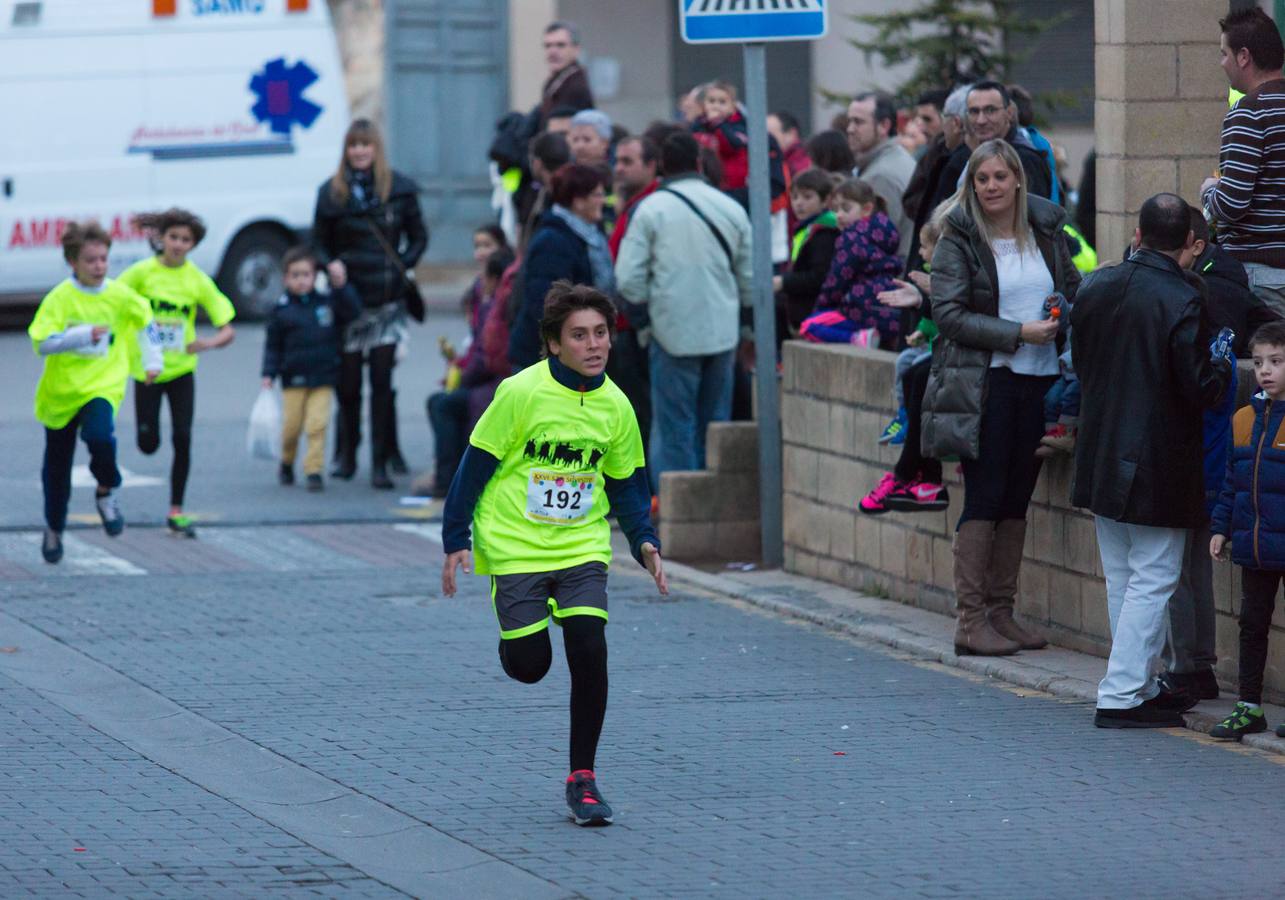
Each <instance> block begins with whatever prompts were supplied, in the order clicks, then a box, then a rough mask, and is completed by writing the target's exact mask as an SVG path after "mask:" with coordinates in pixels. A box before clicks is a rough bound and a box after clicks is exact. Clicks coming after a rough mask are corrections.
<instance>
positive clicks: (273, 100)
mask: <svg viewBox="0 0 1285 900" xmlns="http://www.w3.org/2000/svg"><path fill="white" fill-rule="evenodd" d="M316 80H317V73H316V72H314V71H313V70H312V67H311V66H309V65H308V64H307V63H306V62H304V61H303V60H300V61H299V62H297V63H295V64H294V65H293V66H287V65H286V60H285V57H284V56H278V57H277V58H276V59H274V60H270V61H269V62H268V64H267V65H265V66H264V67H263V71H262V72H259V73H258V74H257V75H255V76H254V77H253V78H251V79H250V90H252V91H254V93H255V96H256V97H257V98H258V100H257V101H256V102H255V104H254V106H252V107H251V108H250V112H252V113H254V117H255V118H256V119H258V120H259V121H260V122H266V123H268V126H269V127H270V128H271V129H272V132H273V133H274V134H279V135H281V136H282V137H287V138H288V137H289V136H290V130H291V129H292V128H293V127H294V126H295V125H302V126H303V127H304V128H311V127H312V123H313V122H315V121H316V120H317V116H319V115H321V107H320V106H318V105H317V104H315V103H313V102H312V101H311V100H309V99H308V98H307V97H305V96H304V95H303V92H304V91H306V90H307V89H308V87H309V86H310V85H312V83H313V82H315V81H316Z"/></svg>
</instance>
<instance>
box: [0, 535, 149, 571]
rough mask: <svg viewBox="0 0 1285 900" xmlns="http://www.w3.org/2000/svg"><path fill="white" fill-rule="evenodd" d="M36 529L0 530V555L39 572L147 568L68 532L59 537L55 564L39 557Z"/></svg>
mask: <svg viewBox="0 0 1285 900" xmlns="http://www.w3.org/2000/svg"><path fill="white" fill-rule="evenodd" d="M42 536H43V534H42V532H39V531H7V532H0V557H4V559H6V560H8V561H11V562H15V563H18V564H19V565H21V566H22V567H23V568H24V569H28V570H30V571H33V572H37V573H39V574H42V575H54V576H64V577H65V576H70V575H79V576H84V575H146V574H147V570H146V569H144V568H141V567H139V566H136V565H134V563H132V562H130V561H129V560H127V559H121V558H120V557H119V556H116V555H114V554H112V553H109V552H107V551H106V550H104V549H102V548H101V547H96V546H94V545H93V544H91V543H89V542H88V541H83V540H81V539H80V538H78V537H76V535H75V534H72V533H71V532H68V533H66V534H64V535H63V537H62V546H63V553H64V555H63V560H62V562H61V563H59V564H58V565H56V566H51V565H47V564H46V563H45V562H44V561H43V560H42V559H41V558H40V541H41V538H42Z"/></svg>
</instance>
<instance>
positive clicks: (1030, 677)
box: [665, 560, 1285, 756]
mask: <svg viewBox="0 0 1285 900" xmlns="http://www.w3.org/2000/svg"><path fill="white" fill-rule="evenodd" d="M665 571H666V573H667V574H668V575H669V576H670V578H672V579H673V580H674V581H678V582H682V583H685V584H688V585H692V586H695V587H699V588H703V589H704V590H707V591H711V592H713V593H717V594H722V595H724V596H728V597H732V598H735V599H737V600H740V601H742V602H744V603H748V604H749V605H751V606H755V607H758V608H759V609H763V610H766V611H768V612H772V613H776V614H777V615H780V616H784V617H786V618H791V619H798V620H801V621H805V622H810V623H812V624H813V625H819V626H820V627H822V628H825V629H827V630H829V631H835V632H839V633H842V634H847V635H851V636H853V637H857V638H862V639H864V640H867V641H872V642H874V643H878V644H883V645H884V646H887V647H891V648H892V649H894V650H899V651H901V652H903V653H906V654H909V655H911V656H914V657H917V658H919V659H923V660H927V661H929V662H935V663H940V664H941V665H945V666H950V667H951V668H953V669H960V670H962V671H965V672H971V673H973V674H975V675H984V676H986V677H989V678H995V679H997V680H999V681H1003V682H1006V683H1007V684H1011V685H1015V686H1017V687H1021V688H1026V689H1029V690H1036V691H1042V692H1044V693H1046V694H1049V695H1051V696H1053V697H1057V698H1059V699H1063V700H1074V701H1079V702H1084V703H1092V704H1095V705H1096V703H1097V685H1096V684H1092V683H1090V682H1087V681H1085V680H1084V679H1082V678H1075V677H1073V676H1069V675H1049V673H1048V670H1046V669H1036V668H1034V667H1032V666H1028V665H1025V664H1023V663H1021V662H1019V661H1017V660H1016V659H1014V658H1012V657H996V656H956V655H955V649H954V647H953V646H951V645H949V644H945V643H943V642H941V641H935V640H933V639H932V638H929V637H926V636H924V635H922V634H918V633H916V632H914V631H911V630H909V629H907V628H902V627H899V626H897V625H889V624H875V623H869V624H863V623H859V622H848V621H844V620H843V619H841V618H839V617H838V616H834V615H829V614H827V613H825V612H820V611H818V610H814V609H806V608H804V607H802V606H798V605H796V604H794V603H791V602H789V601H788V600H782V599H778V598H774V597H767V596H764V593H763V589H762V588H754V587H751V586H749V585H746V584H744V583H743V582H740V581H738V580H736V579H734V578H728V577H726V576H722V575H715V574H712V573H709V572H702V571H701V570H700V569H696V568H694V567H692V566H688V565H684V564H683V563H679V562H674V561H673V560H666V561H665ZM860 596H861V597H862V598H863V599H865V600H873V601H875V602H879V603H886V604H888V605H889V606H890V607H904V604H901V603H897V602H896V601H893V600H879V599H878V598H874V597H870V596H868V595H860ZM1183 721H1184V722H1186V728H1187V730H1188V731H1194V732H1198V733H1200V734H1205V735H1207V734H1208V733H1209V730H1210V729H1211V728H1213V727H1214V726H1215V725H1217V724H1218V723H1219V722H1221V721H1222V718H1221V717H1220V716H1217V715H1215V714H1212V713H1209V712H1204V711H1201V710H1199V709H1193V710H1191V711H1189V712H1186V713H1183ZM1280 721H1282V722H1285V718H1280ZM1227 743H1228V744H1229V745H1231V746H1235V744H1234V742H1231V741H1228V742H1227ZM1241 745H1242V746H1245V747H1253V748H1254V749H1257V750H1264V751H1267V752H1269V753H1274V754H1277V755H1280V756H1285V738H1278V737H1276V736H1275V735H1274V734H1272V733H1270V732H1267V733H1264V734H1251V735H1247V736H1246V737H1245V738H1244V739H1243V740H1242V741H1241Z"/></svg>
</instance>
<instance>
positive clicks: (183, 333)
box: [119, 256, 236, 382]
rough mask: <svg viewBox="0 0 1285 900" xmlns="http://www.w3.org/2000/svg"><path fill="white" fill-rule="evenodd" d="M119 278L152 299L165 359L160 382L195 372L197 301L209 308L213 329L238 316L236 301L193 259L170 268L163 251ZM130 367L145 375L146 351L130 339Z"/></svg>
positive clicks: (139, 377)
mask: <svg viewBox="0 0 1285 900" xmlns="http://www.w3.org/2000/svg"><path fill="white" fill-rule="evenodd" d="M119 280H120V281H122V282H124V283H125V284H127V285H129V286H130V287H131V288H133V289H134V290H136V291H138V293H140V294H142V295H143V296H144V297H146V298H147V300H148V302H149V303H151V304H152V316H153V317H154V318H155V320H156V334H157V338H158V339H159V340H160V342H161V350H162V351H163V353H164V358H165V368H164V369H162V370H161V374H160V376H159V377H158V378H157V379H156V380H157V381H158V382H162V381H173V380H174V379H175V378H179V377H180V376H183V375H186V374H187V373H189V372H195V371H196V363H197V357H196V354H195V353H188V352H187V345H188V344H190V343H192V341H194V340H196V308H197V307H198V306H200V307H201V308H202V309H204V310H205V314H206V315H207V316H209V317H210V323H211V324H213V325H214V327H215V328H222V327H223V326H224V325H226V324H228V323H229V322H231V321H232V319H233V318H235V317H236V310H235V309H233V307H232V301H230V300H229V299H228V298H227V297H225V296H224V295H223V292H222V291H220V290H219V289H218V288H217V287H216V286H215V284H214V280H213V279H212V278H210V276H209V275H206V274H205V273H204V272H202V271H201V270H200V269H198V268H197V267H196V265H195V264H194V263H193V262H192V261H191V260H187V261H185V262H184V263H183V265H181V266H178V267H177V268H170V267H169V266H167V265H165V264H164V263H162V262H161V258H160V257H159V256H152V257H149V258H147V259H141V260H139V261H138V262H136V263H134V264H133V265H132V266H130V267H129V268H128V269H126V270H125V271H124V272H122V273H121V276H120V279H119ZM129 368H130V374H131V375H133V376H134V380H136V381H143V380H145V379H146V377H147V375H146V373H144V372H143V355H142V351H141V350H139V348H138V342H137V341H133V342H132V343H131V348H130V356H129Z"/></svg>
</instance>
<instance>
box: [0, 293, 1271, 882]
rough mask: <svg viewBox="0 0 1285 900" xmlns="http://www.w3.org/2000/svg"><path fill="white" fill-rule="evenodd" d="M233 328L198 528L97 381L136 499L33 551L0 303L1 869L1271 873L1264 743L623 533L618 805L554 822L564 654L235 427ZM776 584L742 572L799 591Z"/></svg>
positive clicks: (367, 505)
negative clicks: (862, 620) (971, 664)
mask: <svg viewBox="0 0 1285 900" xmlns="http://www.w3.org/2000/svg"><path fill="white" fill-rule="evenodd" d="M433 326H434V327H431V328H428V329H424V330H422V331H420V332H417V333H416V339H415V340H416V344H415V349H414V350H413V352H412V355H411V357H410V358H409V359H408V360H407V361H406V363H405V364H404V365H403V367H402V368H401V369H399V372H398V380H399V384H400V385H401V389H402V393H401V394H400V395H399V407H400V412H401V420H402V433H403V440H404V444H405V447H406V450H407V453H408V456H411V457H412V462H414V463H418V464H420V465H426V464H427V461H428V459H429V457H430V446H431V440H430V438H429V437H428V432H427V428H426V426H425V425H424V423H423V418H422V403H423V397H424V395H426V394H427V393H428V392H429V391H430V390H432V389H433V385H434V384H435V382H436V379H437V378H439V377H440V363H438V362H436V350H435V348H434V346H433V344H434V342H435V334H436V332H437V331H450V330H451V329H456V331H455V332H453V333H454V334H456V335H458V334H459V332H460V331H462V325H461V324H460V323H459V321H458V318H453V317H442V318H441V319H440V321H437V322H435V323H433ZM261 339H262V338H261V332H259V331H258V330H257V329H255V328H252V327H247V328H244V329H242V330H241V332H240V337H239V338H238V341H237V343H236V344H234V345H233V347H232V348H229V349H228V350H227V351H224V352H222V353H217V354H211V355H210V356H209V357H208V358H207V359H206V360H205V361H204V362H203V363H202V367H201V372H200V375H199V376H198V407H197V410H198V412H197V429H196V433H197V436H198V449H197V453H196V458H195V464H194V470H193V480H192V498H193V500H192V503H191V507H192V509H193V511H194V512H196V513H197V514H198V515H199V516H200V517H201V518H200V536H199V538H198V539H197V540H194V541H193V540H183V539H175V538H171V537H169V536H168V535H166V534H165V533H164V532H163V530H162V529H161V528H159V527H156V523H159V522H160V520H161V518H162V516H163V514H164V507H165V487H164V475H165V472H166V470H167V467H168V464H169V460H168V456H166V455H165V453H166V451H164V450H163V451H162V453H161V455H159V456H158V457H153V458H144V457H141V456H140V455H139V454H138V453H137V451H136V449H134V447H133V441H132V438H133V426H132V416H131V413H130V404H129V402H127V403H126V405H125V407H124V408H123V415H122V417H121V419H122V421H121V428H120V435H121V447H122V458H123V461H124V464H125V466H126V468H128V469H129V470H130V471H131V472H132V473H134V479H135V480H134V482H133V483H132V484H131V486H128V487H126V488H125V489H124V490H123V491H122V498H123V501H122V502H123V506H124V512H125V515H126V517H127V518H128V519H129V520H130V522H131V526H130V527H129V528H128V529H127V530H126V532H125V534H124V535H123V536H122V537H120V538H118V539H110V538H108V537H106V536H105V535H104V534H103V533H102V531H101V529H99V528H98V527H96V525H90V524H88V523H89V522H90V521H92V520H90V519H89V518H88V517H87V516H84V515H83V514H85V513H88V512H89V511H90V509H91V505H90V503H91V501H90V496H89V495H90V489H89V488H88V487H87V486H86V487H84V488H81V489H79V490H78V492H77V494H76V496H75V498H74V499H73V508H74V509H75V510H77V511H78V512H79V513H81V514H82V517H81V519H80V520H79V521H78V522H77V523H75V526H74V527H73V528H72V529H71V530H69V532H68V537H67V542H66V543H67V556H66V559H65V560H64V562H63V563H62V564H61V565H59V566H47V565H45V564H44V563H43V562H41V561H40V557H39V531H38V526H39V511H40V495H39V488H38V482H37V476H38V471H39V456H40V447H41V434H40V431H39V429H38V428H37V427H36V426H35V425H34V424H33V422H32V420H31V418H30V407H29V403H30V396H31V389H32V388H33V387H34V383H35V373H36V372H37V370H38V365H37V363H36V360H35V359H34V357H32V356H31V355H30V351H29V347H28V346H27V344H26V341H25V338H24V337H23V336H21V335H17V334H10V335H4V336H0V350H3V351H4V352H3V353H0V375H3V376H4V377H5V378H6V384H8V385H10V389H9V390H8V391H6V392H5V393H4V395H3V396H2V397H0V453H3V454H4V457H5V458H6V460H7V461H8V465H7V466H6V467H5V472H4V480H3V481H0V735H3V736H2V737H0V771H2V773H3V778H0V897H6V898H7V897H10V896H39V897H73V896H84V897H102V896H110V895H122V896H128V897H147V896H162V897H248V896H254V897H258V896H263V895H265V894H270V893H271V894H279V895H286V896H296V895H297V896H354V897H359V896H377V897H392V896H416V897H434V898H436V897H454V896H459V897H465V896H467V897H505V898H510V897H524V898H525V897H615V896H633V897H670V896H718V897H724V896H725V897H737V898H742V897H782V896H798V897H840V896H842V897H848V896H870V897H919V896H922V897H1014V898H1018V897H1020V898H1029V897H1096V896H1130V897H1157V898H1160V897H1165V898H1170V897H1175V896H1177V897H1192V896H1207V897H1223V896H1228V897H1230V896H1240V895H1244V894H1247V893H1254V894H1266V895H1274V894H1278V893H1280V891H1281V888H1280V884H1281V876H1282V867H1281V865H1280V864H1279V863H1277V862H1276V858H1277V853H1276V849H1277V848H1276V843H1277V842H1276V836H1277V835H1278V834H1280V833H1281V832H1282V828H1283V826H1285V814H1283V813H1282V811H1281V807H1282V804H1281V802H1280V800H1279V798H1280V797H1282V796H1285V768H1283V767H1282V765H1281V763H1282V761H1283V760H1285V757H1282V756H1280V755H1276V754H1270V753H1265V752H1262V751H1260V750H1256V749H1253V748H1246V747H1234V746H1232V747H1229V746H1225V745H1215V744H1213V743H1211V742H1210V741H1209V740H1208V739H1207V738H1205V737H1203V736H1200V735H1196V734H1194V733H1192V732H1187V731H1183V730H1180V729H1175V730H1172V731H1162V732H1132V733H1131V732H1119V731H1102V730H1098V729H1095V728H1093V727H1092V705H1091V703H1087V702H1084V701H1073V700H1066V699H1057V698H1054V697H1052V696H1050V695H1048V694H1044V693H1041V692H1039V691H1034V690H1027V689H1018V688H1011V687H1006V686H1005V685H1004V684H1002V683H1001V682H999V681H996V680H994V679H991V678H987V677H984V676H981V675H977V674H970V673H966V672H960V671H957V670H954V669H950V668H947V667H945V666H943V665H940V664H938V663H934V662H926V661H924V660H922V659H920V658H918V657H917V656H915V655H914V654H912V653H908V652H902V651H898V650H892V649H889V648H887V647H883V646H880V645H876V644H873V643H866V642H863V641H862V640H861V639H859V638H854V637H852V636H849V635H845V634H841V633H837V632H833V631H828V630H825V629H823V628H820V627H817V626H815V625H810V624H805V623H801V622H799V621H796V620H791V619H785V618H782V617H781V616H779V615H775V614H772V613H770V612H767V611H764V610H762V609H760V608H759V607H758V606H750V605H748V604H746V603H743V602H741V601H738V600H736V599H733V598H732V597H731V596H730V595H729V594H728V593H726V592H723V591H720V590H719V588H718V586H717V583H715V582H710V581H708V580H704V581H701V580H698V579H695V578H694V577H689V578H688V580H686V581H684V582H680V583H677V584H675V587H674V593H673V595H672V596H671V597H670V598H667V599H662V598H660V597H658V596H657V595H656V593H655V589H654V586H653V585H652V584H651V582H650V580H649V579H647V578H646V577H645V575H643V574H642V572H641V570H640V569H638V567H637V566H636V565H634V564H633V563H632V561H630V560H629V559H628V558H627V556H624V555H622V556H621V557H620V559H619V565H618V566H617V568H616V570H615V571H614V572H613V575H612V580H611V623H610V626H609V629H608V635H609V643H610V647H611V678H612V685H611V700H610V707H609V710H608V714H607V722H606V727H605V730H604V733H603V740H602V746H601V748H600V752H599V757H598V772H599V776H600V779H601V782H600V783H601V786H602V788H603V791H604V793H605V795H606V797H607V798H608V799H609V801H610V802H611V803H612V805H613V807H614V808H615V810H616V813H617V824H615V825H613V826H612V827H610V828H606V829H597V830H582V829H577V828H576V827H575V826H574V825H572V824H570V823H569V821H568V820H567V819H566V816H565V807H564V805H563V799H562V797H563V784H562V780H563V778H564V777H565V774H566V765H567V763H566V754H567V747H566V737H567V736H566V729H567V724H568V713H567V690H568V685H567V676H566V669H565V665H564V663H563V662H562V660H561V654H560V653H559V654H557V655H556V657H555V663H554V667H553V670H552V671H551V672H550V674H549V676H548V677H547V678H546V679H545V681H544V682H543V683H541V684H539V685H535V686H527V685H521V684H518V683H515V682H512V681H510V680H509V679H507V678H506V677H504V676H503V674H502V672H501V671H500V667H499V663H498V660H497V658H496V626H495V622H494V618H493V614H492V611H491V609H490V604H489V602H488V600H487V587H486V583H485V580H484V579H481V578H468V579H465V584H464V587H463V589H462V591H461V595H460V596H459V597H458V598H456V599H454V600H446V599H444V598H442V597H440V596H439V591H438V584H439V579H440V565H439V561H440V559H441V549H440V546H439V544H438V543H437V542H436V540H435V535H436V532H437V531H438V529H439V527H440V526H439V524H438V523H437V522H436V521H434V520H433V519H432V518H431V517H432V516H433V515H434V514H435V513H436V511H437V507H436V506H428V507H418V506H406V507H403V506H401V505H399V503H398V498H399V494H393V495H391V496H390V495H389V494H386V493H384V494H378V493H375V492H373V491H371V490H370V489H369V487H368V486H366V485H365V484H364V483H362V482H354V483H353V484H346V485H345V484H334V483H331V484H330V485H328V488H327V491H326V492H325V493H323V494H320V495H312V494H307V493H305V492H303V491H302V490H301V489H299V488H293V489H291V488H281V487H278V486H277V485H276V484H275V481H274V479H273V469H272V464H271V463H258V462H251V461H249V460H247V459H246V457H245V453H244V446H243V440H244V427H245V426H244V417H245V415H246V413H247V411H248V409H249V404H250V403H251V401H252V400H253V397H254V393H255V390H257V357H258V352H259V347H260V346H261ZM435 367H436V368H435ZM82 453H83V451H82ZM82 461H83V457H82ZM147 479H155V480H157V481H159V482H161V483H160V484H156V483H153V482H150V481H148V480H147ZM771 584H773V585H775V587H773V588H771V589H769V588H766V587H764V586H763V585H762V584H760V586H759V587H758V588H757V589H756V590H757V591H758V596H757V600H758V602H759V605H760V606H761V605H762V604H763V600H764V596H763V592H764V591H765V590H779V592H780V594H781V596H782V598H794V599H795V600H797V597H798V596H802V595H803V594H804V593H805V592H804V590H803V588H802V587H798V586H797V585H795V584H794V583H793V582H792V581H791V579H790V577H789V576H779V577H774V578H773V579H772V581H771ZM702 585H703V586H702ZM863 615H864V616H866V618H867V619H870V618H871V617H872V615H873V617H874V618H875V619H877V618H878V615H877V614H871V613H869V612H866V613H863ZM888 618H889V619H891V618H892V617H891V616H889V617H888ZM1024 655H1025V654H1024ZM1037 656H1039V654H1032V658H1035V657H1037ZM1273 724H1275V723H1273Z"/></svg>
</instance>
